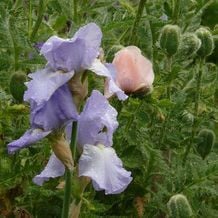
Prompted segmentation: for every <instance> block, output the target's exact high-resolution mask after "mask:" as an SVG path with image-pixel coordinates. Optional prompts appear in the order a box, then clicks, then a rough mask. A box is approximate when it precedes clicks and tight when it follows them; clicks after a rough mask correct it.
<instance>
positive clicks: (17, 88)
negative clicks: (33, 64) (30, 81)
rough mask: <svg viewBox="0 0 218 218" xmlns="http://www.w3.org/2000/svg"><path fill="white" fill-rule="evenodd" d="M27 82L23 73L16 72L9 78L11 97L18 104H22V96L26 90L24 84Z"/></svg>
mask: <svg viewBox="0 0 218 218" xmlns="http://www.w3.org/2000/svg"><path fill="white" fill-rule="evenodd" d="M26 81H27V76H26V74H24V73H23V72H16V73H14V74H13V75H12V76H11V80H10V85H9V86H10V92H11V95H12V96H13V97H14V99H15V100H17V101H18V102H19V103H21V102H23V95H24V92H25V90H26V86H25V84H24V83H25V82H26Z"/></svg>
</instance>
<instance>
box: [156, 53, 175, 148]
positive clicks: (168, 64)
mask: <svg viewBox="0 0 218 218" xmlns="http://www.w3.org/2000/svg"><path fill="white" fill-rule="evenodd" d="M165 69H166V71H167V73H168V77H169V78H170V79H169V85H168V86H167V87H166V94H167V98H168V99H169V100H171V72H172V57H169V56H167V57H166V63H165ZM170 113H171V111H169V113H168V114H167V116H166V120H165V121H164V123H163V126H162V128H161V132H160V137H159V144H160V145H161V144H162V143H163V141H164V138H165V133H166V126H167V124H168V121H169V119H170Z"/></svg>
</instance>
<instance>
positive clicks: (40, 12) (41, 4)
mask: <svg viewBox="0 0 218 218" xmlns="http://www.w3.org/2000/svg"><path fill="white" fill-rule="evenodd" d="M44 8H45V7H44V2H43V0H40V1H39V8H38V17H37V20H36V23H35V25H34V27H33V31H32V33H31V35H30V41H33V40H34V38H35V36H36V33H37V31H38V29H39V26H40V24H41V23H42V19H43V13H44Z"/></svg>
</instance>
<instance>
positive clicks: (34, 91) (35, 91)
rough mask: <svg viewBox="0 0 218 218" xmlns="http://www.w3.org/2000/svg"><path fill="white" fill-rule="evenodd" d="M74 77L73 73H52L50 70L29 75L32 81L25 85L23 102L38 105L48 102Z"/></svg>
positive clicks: (46, 69)
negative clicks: (32, 102)
mask: <svg viewBox="0 0 218 218" xmlns="http://www.w3.org/2000/svg"><path fill="white" fill-rule="evenodd" d="M73 75H74V72H73V71H72V72H69V73H61V72H60V71H56V72H53V71H52V70H51V69H50V68H45V69H43V70H40V71H37V72H35V73H32V74H29V77H30V78H32V80H31V81H30V82H28V83H26V85H27V88H28V89H27V90H26V92H25V93H24V101H29V102H30V101H34V102H36V104H37V105H40V104H42V103H44V102H46V101H48V100H49V98H50V97H51V96H52V94H53V93H54V92H55V91H56V90H57V89H58V88H59V87H61V86H62V85H63V84H65V83H66V82H67V81H68V80H70V78H71V77H72V76H73Z"/></svg>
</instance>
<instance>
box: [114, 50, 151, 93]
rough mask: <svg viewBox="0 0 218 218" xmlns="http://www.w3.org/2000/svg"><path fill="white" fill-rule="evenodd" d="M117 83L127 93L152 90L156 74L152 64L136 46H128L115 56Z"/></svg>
mask: <svg viewBox="0 0 218 218" xmlns="http://www.w3.org/2000/svg"><path fill="white" fill-rule="evenodd" d="M113 65H114V66H115V69H116V75H115V78H114V79H115V83H116V84H117V85H118V86H119V87H120V88H121V89H122V90H123V91H124V92H125V93H134V92H147V91H149V90H150V89H151V88H152V83H153V81H154V72H153V68H152V63H151V62H150V60H148V59H147V58H145V57H144V56H143V55H142V54H141V50H140V49H139V48H138V47H136V46H128V47H125V48H123V49H121V50H120V51H118V52H117V53H116V54H115V57H114V60H113Z"/></svg>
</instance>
